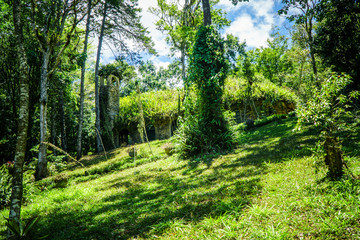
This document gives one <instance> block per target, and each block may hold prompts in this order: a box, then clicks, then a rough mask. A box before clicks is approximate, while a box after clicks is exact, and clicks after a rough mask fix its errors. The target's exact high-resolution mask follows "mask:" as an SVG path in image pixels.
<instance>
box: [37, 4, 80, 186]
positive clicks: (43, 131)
mask: <svg viewBox="0 0 360 240" xmlns="http://www.w3.org/2000/svg"><path fill="white" fill-rule="evenodd" d="M79 7H80V6H79V2H78V1H70V2H69V0H65V1H61V0H57V1H44V2H37V1H34V0H32V1H31V25H32V28H33V32H34V33H35V35H36V38H37V40H38V42H39V44H40V47H41V51H42V65H41V81H40V147H39V157H38V159H39V160H38V164H37V166H36V172H35V178H36V180H40V179H42V178H44V177H47V175H48V172H47V158H46V150H47V146H46V144H45V142H46V141H47V103H48V93H47V88H48V86H47V85H48V78H49V76H50V75H51V74H52V73H53V72H54V71H55V70H56V68H57V67H58V64H59V62H60V58H61V56H62V54H63V52H64V51H65V49H66V48H67V47H68V45H69V44H70V41H71V37H72V36H73V34H74V32H75V28H76V26H77V24H78V23H79V21H80V20H81V19H79V16H78V13H79V11H80V10H79ZM70 19H71V22H70V21H69V20H70ZM63 34H65V36H64V35H63ZM59 45H60V47H59ZM54 53H56V54H54ZM52 54H54V55H53V57H54V59H52V61H51V62H50V60H51V59H50V58H51V57H52Z"/></svg>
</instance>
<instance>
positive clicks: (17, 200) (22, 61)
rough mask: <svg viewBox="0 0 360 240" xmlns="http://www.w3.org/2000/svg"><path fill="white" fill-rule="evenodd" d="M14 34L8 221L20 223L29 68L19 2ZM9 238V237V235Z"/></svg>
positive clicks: (18, 0)
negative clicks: (15, 106)
mask: <svg viewBox="0 0 360 240" xmlns="http://www.w3.org/2000/svg"><path fill="white" fill-rule="evenodd" d="M13 18H14V33H15V35H16V40H17V57H18V61H19V74H18V78H19V79H20V109H19V123H18V132H17V141H16V150H15V158H14V167H15V171H14V173H13V181H12V193H11V203H10V213H9V219H10V220H14V221H20V212H21V202H22V194H23V165H24V159H25V152H26V141H27V131H28V123H29V83H28V81H29V79H28V77H29V73H28V71H29V66H28V64H27V58H26V52H25V47H24V37H23V24H22V4H21V2H20V0H14V1H13ZM10 236H11V235H10Z"/></svg>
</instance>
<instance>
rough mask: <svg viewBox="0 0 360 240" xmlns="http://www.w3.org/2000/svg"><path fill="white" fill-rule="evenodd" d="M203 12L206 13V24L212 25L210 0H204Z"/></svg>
mask: <svg viewBox="0 0 360 240" xmlns="http://www.w3.org/2000/svg"><path fill="white" fill-rule="evenodd" d="M202 6H203V13H204V26H208V25H211V13H210V2H209V0H202Z"/></svg>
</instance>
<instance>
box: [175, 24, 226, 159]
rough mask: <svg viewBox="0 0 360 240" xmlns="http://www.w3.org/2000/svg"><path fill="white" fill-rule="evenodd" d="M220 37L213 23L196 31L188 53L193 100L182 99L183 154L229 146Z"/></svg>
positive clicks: (189, 154)
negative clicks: (224, 105)
mask: <svg viewBox="0 0 360 240" xmlns="http://www.w3.org/2000/svg"><path fill="white" fill-rule="evenodd" d="M224 53H225V52H224V41H222V40H221V38H220V34H219V32H218V31H217V30H216V29H215V28H214V27H213V26H202V27H200V29H199V31H198V32H197V36H196V42H195V44H194V49H193V52H192V54H191V55H190V64H189V76H188V78H189V81H190V82H191V83H193V84H194V86H195V87H196V89H195V92H196V94H197V98H196V102H195V103H194V104H193V106H191V105H192V103H191V100H190V99H187V100H186V102H185V116H184V118H185V121H184V122H183V123H182V126H181V127H180V137H181V138H183V139H184V140H182V141H180V142H181V150H182V153H183V155H185V156H195V155H198V154H207V153H211V152H213V151H223V150H228V149H231V148H232V147H233V139H232V134H231V132H230V131H229V129H228V125H227V122H226V121H225V119H224V115H223V104H222V94H223V86H224V81H225V78H226V75H227V69H228V62H227V60H226V59H225V55H224Z"/></svg>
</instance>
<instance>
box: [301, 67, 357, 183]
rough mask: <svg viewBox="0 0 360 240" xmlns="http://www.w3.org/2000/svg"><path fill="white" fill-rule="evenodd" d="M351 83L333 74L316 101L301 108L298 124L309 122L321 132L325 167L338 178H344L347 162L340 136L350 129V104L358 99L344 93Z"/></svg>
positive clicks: (316, 94) (352, 94)
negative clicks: (342, 132)
mask: <svg viewBox="0 0 360 240" xmlns="http://www.w3.org/2000/svg"><path fill="white" fill-rule="evenodd" d="M350 83H351V80H350V77H349V76H347V75H344V74H343V75H338V74H332V75H331V76H330V77H329V78H328V79H326V80H325V81H324V82H323V83H322V88H321V89H320V90H315V91H314V93H313V98H312V99H310V100H309V101H308V102H307V103H306V104H305V105H303V106H301V107H299V109H298V110H297V114H298V117H299V118H298V125H299V126H300V125H301V124H303V123H305V122H310V123H312V124H313V125H315V126H318V127H319V128H320V129H321V130H322V134H321V136H322V138H323V140H324V141H323V142H322V143H321V147H322V148H323V149H324V152H325V158H324V160H325V164H326V165H327V166H328V170H329V171H328V176H329V177H330V178H331V179H338V178H340V177H341V176H342V175H343V166H344V159H343V153H342V151H341V140H340V139H339V138H338V137H337V134H338V133H339V132H340V131H342V130H345V129H347V128H349V124H348V123H349V119H353V116H352V112H351V111H350V109H351V105H350V104H351V101H352V100H353V99H356V98H357V97H358V96H359V92H357V91H352V92H345V89H346V86H347V85H348V84H350Z"/></svg>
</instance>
